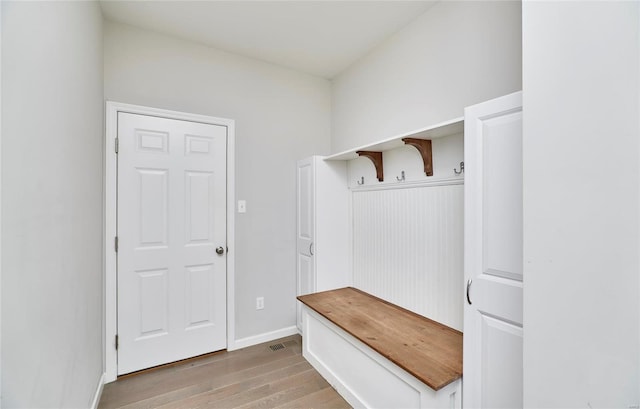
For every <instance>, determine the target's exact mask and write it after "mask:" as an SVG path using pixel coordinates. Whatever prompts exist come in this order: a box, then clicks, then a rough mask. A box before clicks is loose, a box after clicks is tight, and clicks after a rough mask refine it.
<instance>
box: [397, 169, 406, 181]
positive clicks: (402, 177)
mask: <svg viewBox="0 0 640 409" xmlns="http://www.w3.org/2000/svg"><path fill="white" fill-rule="evenodd" d="M396 179H397V180H398V182H402V181H403V180H404V170H403V171H402V172H401V173H400V177H398V176H396Z"/></svg>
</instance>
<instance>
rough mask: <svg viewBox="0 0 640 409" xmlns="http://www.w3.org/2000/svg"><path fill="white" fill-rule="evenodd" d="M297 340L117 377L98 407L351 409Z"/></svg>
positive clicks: (212, 355) (257, 346)
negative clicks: (276, 347)
mask: <svg viewBox="0 0 640 409" xmlns="http://www.w3.org/2000/svg"><path fill="white" fill-rule="evenodd" d="M274 344H282V345H284V348H282V349H278V350H275V351H273V350H272V349H271V348H269V346H271V345H274ZM301 344H302V339H301V338H300V336H299V335H294V336H291V337H287V338H283V339H280V340H276V341H271V342H268V343H265V344H260V345H255V346H252V347H249V348H245V349H241V350H238V351H233V352H226V351H223V352H219V353H215V354H209V355H205V356H203V357H199V358H195V359H191V360H187V361H183V362H179V363H176V364H172V365H167V366H163V367H159V368H156V369H152V370H148V371H143V372H141V373H137V374H134V375H129V376H125V377H120V378H119V379H118V380H117V381H115V382H112V383H109V384H107V385H105V387H104V391H103V393H102V398H101V399H100V405H99V408H101V409H113V408H127V409H133V408H167V409H168V408H181V409H182V408H243V409H244V408H350V406H349V404H348V403H347V402H346V401H345V400H344V399H342V397H341V396H340V395H338V393H337V392H336V391H335V390H334V389H333V388H332V387H331V386H330V385H329V384H328V383H327V382H326V381H325V380H324V379H323V378H322V377H321V376H320V374H318V372H316V370H315V369H313V367H312V366H311V365H310V364H309V363H308V362H307V361H306V360H305V359H304V358H303V357H302V352H301V350H302V348H301Z"/></svg>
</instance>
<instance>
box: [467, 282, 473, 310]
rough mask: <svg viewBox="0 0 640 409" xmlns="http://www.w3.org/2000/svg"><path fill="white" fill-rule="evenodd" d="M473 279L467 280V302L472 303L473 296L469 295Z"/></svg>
mask: <svg viewBox="0 0 640 409" xmlns="http://www.w3.org/2000/svg"><path fill="white" fill-rule="evenodd" d="M472 282H473V281H472V280H471V279H469V280H467V302H468V303H469V305H471V297H469V289H470V288H471V283H472Z"/></svg>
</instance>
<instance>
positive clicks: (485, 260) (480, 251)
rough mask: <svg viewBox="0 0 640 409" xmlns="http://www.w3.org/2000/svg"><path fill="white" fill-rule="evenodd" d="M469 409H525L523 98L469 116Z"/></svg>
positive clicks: (485, 105)
mask: <svg viewBox="0 0 640 409" xmlns="http://www.w3.org/2000/svg"><path fill="white" fill-rule="evenodd" d="M464 145H465V263H464V264H465V279H466V284H467V286H466V287H467V300H468V301H467V302H466V303H465V310H464V369H463V373H464V376H463V395H462V396H463V406H464V407H465V408H518V407H522V404H523V402H522V336H523V331H522V293H523V291H522V290H523V275H522V270H523V260H522V93H521V92H519V93H515V94H511V95H507V96H505V97H502V98H498V99H495V100H491V101H488V102H486V103H482V104H479V105H475V106H472V107H469V108H467V109H465V136H464Z"/></svg>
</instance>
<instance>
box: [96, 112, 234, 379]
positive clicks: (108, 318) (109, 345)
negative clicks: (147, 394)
mask: <svg viewBox="0 0 640 409" xmlns="http://www.w3.org/2000/svg"><path fill="white" fill-rule="evenodd" d="M118 112H127V113H132V114H139V115H148V116H157V117H162V118H169V119H177V120H182V121H190V122H199V123H204V124H213V125H222V126H226V127H227V247H228V248H229V253H228V255H227V349H230V350H232V349H237V347H236V344H237V341H235V308H234V306H235V292H234V289H235V286H234V284H235V247H234V245H235V234H234V232H235V206H234V203H235V121H234V120H232V119H224V118H216V117H212V116H206V115H198V114H190V113H185V112H178V111H169V110H166V109H158V108H150V107H145V106H139V105H131V104H123V103H119V102H113V101H107V102H106V130H105V139H104V146H105V149H104V151H105V188H104V191H105V196H104V200H105V214H104V232H105V235H104V258H105V260H104V284H105V302H104V308H105V311H104V319H105V324H104V325H105V326H104V331H105V333H104V336H105V339H104V348H105V351H104V354H105V355H104V359H105V379H104V381H105V382H112V381H115V380H116V378H117V373H118V371H117V368H118V361H117V359H118V356H117V353H116V349H115V336H116V333H117V299H116V288H117V287H116V275H115V271H116V254H115V252H114V248H113V245H114V237H115V236H116V206H117V203H116V193H117V184H116V170H117V169H116V163H117V155H116V153H115V150H114V143H115V142H114V141H115V138H116V136H117V132H118V126H117V121H118Z"/></svg>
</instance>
